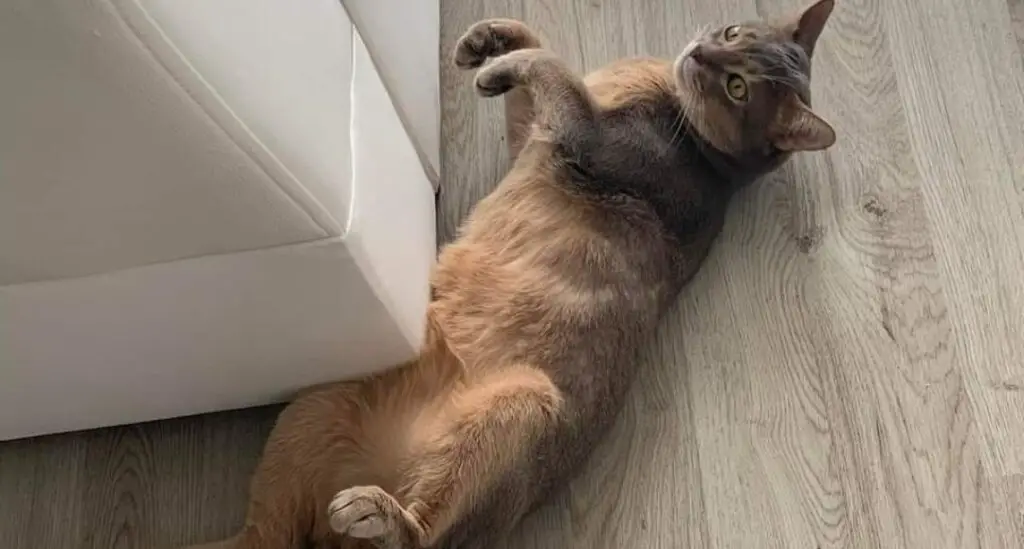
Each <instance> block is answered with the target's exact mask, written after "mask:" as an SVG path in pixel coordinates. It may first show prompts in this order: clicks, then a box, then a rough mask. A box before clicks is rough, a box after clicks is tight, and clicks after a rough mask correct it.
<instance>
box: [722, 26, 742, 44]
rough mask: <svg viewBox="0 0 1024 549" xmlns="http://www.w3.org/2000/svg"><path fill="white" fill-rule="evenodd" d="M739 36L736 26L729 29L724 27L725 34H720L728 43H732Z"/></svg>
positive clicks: (738, 28) (738, 29)
mask: <svg viewBox="0 0 1024 549" xmlns="http://www.w3.org/2000/svg"><path fill="white" fill-rule="evenodd" d="M739 35H740V27H739V26H738V25H733V26H731V27H726V29H725V32H723V33H722V37H723V38H725V39H726V40H728V41H730V42H732V41H733V40H735V39H737V38H738V37H739Z"/></svg>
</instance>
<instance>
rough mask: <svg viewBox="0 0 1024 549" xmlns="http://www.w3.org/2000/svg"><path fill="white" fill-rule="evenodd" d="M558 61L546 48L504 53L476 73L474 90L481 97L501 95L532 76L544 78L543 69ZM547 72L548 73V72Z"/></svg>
mask: <svg viewBox="0 0 1024 549" xmlns="http://www.w3.org/2000/svg"><path fill="white" fill-rule="evenodd" d="M558 63H559V61H558V58H557V57H555V55H554V54H553V53H551V52H550V51H548V50H543V49H536V48H531V49H524V50H516V51H514V52H511V53H506V54H505V55H502V56H501V57H498V58H497V59H495V60H494V61H492V62H491V63H490V64H489V65H487V66H485V67H484V68H482V69H480V72H478V73H476V79H475V80H474V84H475V86H476V92H477V93H478V94H480V95H481V96H483V97H494V96H496V95H501V94H503V93H505V92H507V91H509V90H511V89H512V88H514V87H516V86H522V85H525V84H527V83H528V81H529V80H531V79H533V78H544V76H541V75H543V74H545V73H546V71H545V69H548V68H551V67H552V66H553V65H557V64H558ZM548 74H549V73H548ZM549 76H550V74H549Z"/></svg>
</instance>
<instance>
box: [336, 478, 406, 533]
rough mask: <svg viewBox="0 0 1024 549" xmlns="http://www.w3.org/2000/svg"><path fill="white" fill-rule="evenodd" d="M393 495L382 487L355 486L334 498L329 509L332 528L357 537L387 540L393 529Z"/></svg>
mask: <svg viewBox="0 0 1024 549" xmlns="http://www.w3.org/2000/svg"><path fill="white" fill-rule="evenodd" d="M390 501H391V496H390V495H388V493H387V492H385V491H384V490H382V489H381V488H380V487H378V486H354V487H352V488H348V489H347V490H342V491H341V492H338V494H337V495H335V496H334V499H333V500H332V501H331V504H330V505H329V506H328V508H327V514H328V516H329V517H330V523H331V529H332V530H334V531H335V532H337V533H339V534H344V535H348V536H351V537H353V538H360V539H371V538H379V537H383V536H384V535H385V534H387V533H388V531H389V529H390V528H392V527H393V523H394V518H393V517H392V516H390V514H389V512H388V504H389V503H390Z"/></svg>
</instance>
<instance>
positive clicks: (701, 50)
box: [690, 44, 708, 65]
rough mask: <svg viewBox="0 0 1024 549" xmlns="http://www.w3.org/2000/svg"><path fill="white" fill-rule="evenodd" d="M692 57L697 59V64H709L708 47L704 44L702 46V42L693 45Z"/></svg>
mask: <svg viewBox="0 0 1024 549" xmlns="http://www.w3.org/2000/svg"><path fill="white" fill-rule="evenodd" d="M690 58H691V59H693V60H694V61H696V62H697V64H699V65H707V64H708V54H707V48H705V47H704V46H702V45H700V44H697V45H696V46H694V47H693V49H692V50H690Z"/></svg>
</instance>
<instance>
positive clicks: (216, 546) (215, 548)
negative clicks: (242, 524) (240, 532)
mask: <svg viewBox="0 0 1024 549" xmlns="http://www.w3.org/2000/svg"><path fill="white" fill-rule="evenodd" d="M237 539H238V536H232V537H230V538H228V539H225V540H221V541H214V542H209V543H203V544H200V545H189V546H188V547H182V548H181V549H235V541H236V540H237Z"/></svg>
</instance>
